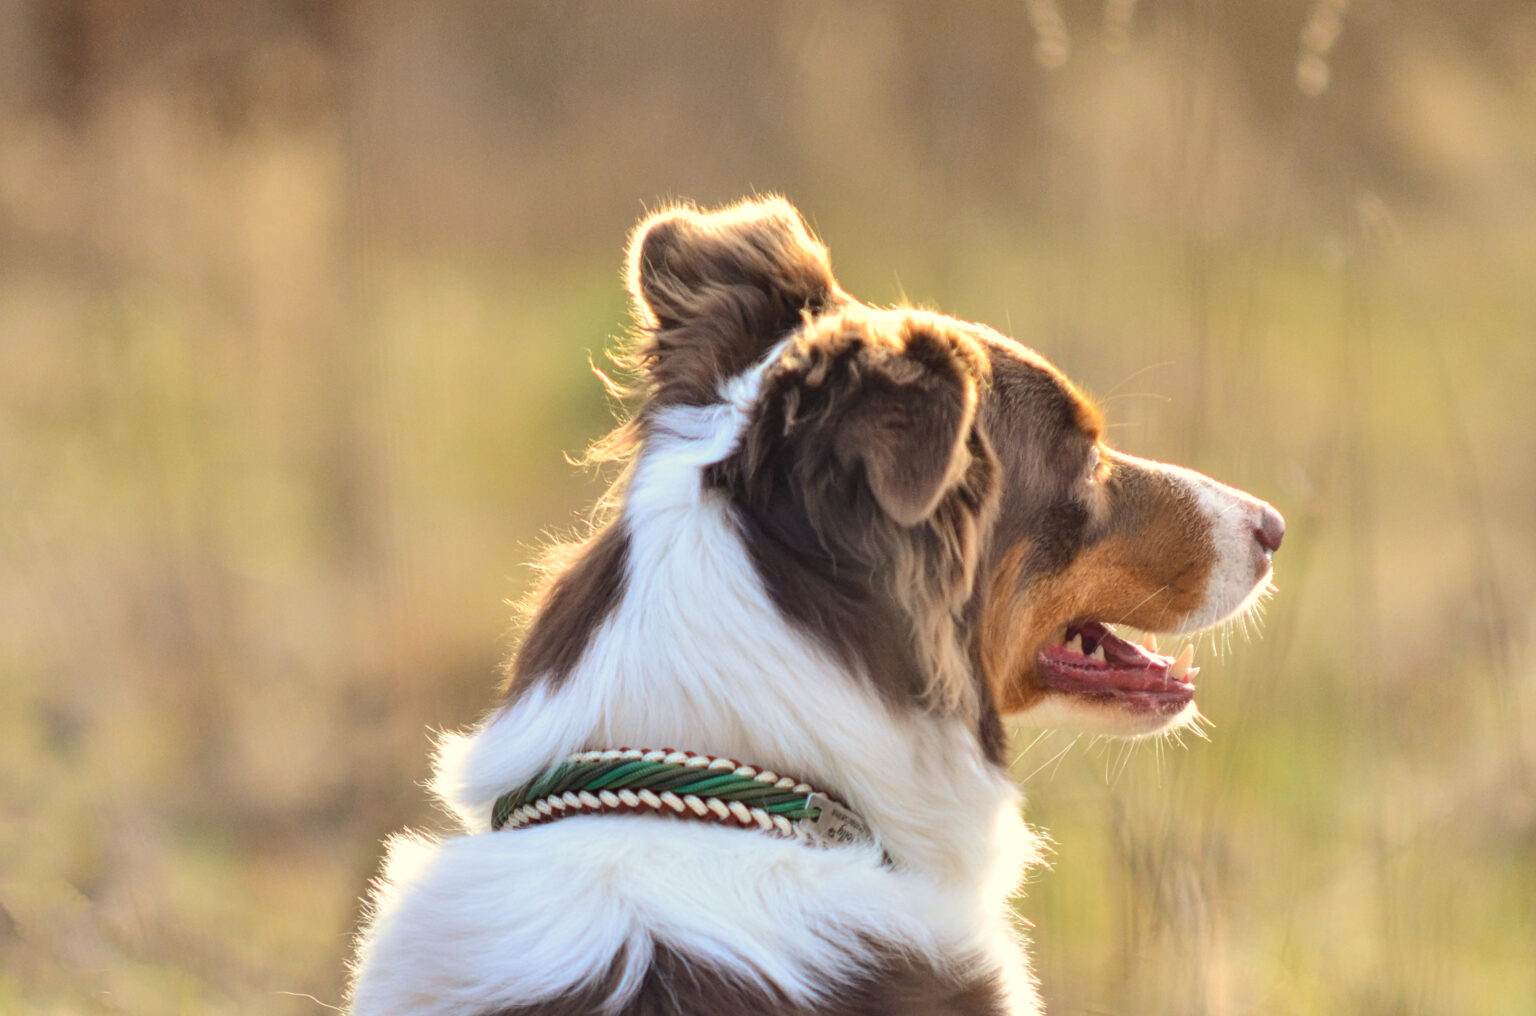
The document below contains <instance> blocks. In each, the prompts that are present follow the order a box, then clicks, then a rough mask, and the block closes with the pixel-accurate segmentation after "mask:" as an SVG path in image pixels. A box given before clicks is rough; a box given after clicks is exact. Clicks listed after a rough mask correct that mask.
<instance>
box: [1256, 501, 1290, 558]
mask: <svg viewBox="0 0 1536 1016" xmlns="http://www.w3.org/2000/svg"><path fill="white" fill-rule="evenodd" d="M1253 535H1254V538H1255V539H1257V540H1258V541H1259V546H1261V547H1263V548H1264V549H1265V550H1267V551H1269V552H1270V553H1271V554H1273V553H1274V552H1275V551H1277V550H1279V549H1280V541H1281V540H1283V539H1285V519H1284V517H1282V516H1281V514H1280V513H1279V512H1277V511H1275V509H1274V508H1273V507H1272V506H1270V505H1265V506H1264V507H1263V508H1262V509H1261V510H1260V512H1259V524H1258V525H1257V526H1254V527H1253Z"/></svg>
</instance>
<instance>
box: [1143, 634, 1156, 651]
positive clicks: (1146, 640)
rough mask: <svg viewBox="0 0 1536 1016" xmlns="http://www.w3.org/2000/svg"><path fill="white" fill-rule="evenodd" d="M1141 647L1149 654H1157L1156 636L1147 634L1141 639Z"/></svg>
mask: <svg viewBox="0 0 1536 1016" xmlns="http://www.w3.org/2000/svg"><path fill="white" fill-rule="evenodd" d="M1141 647H1142V648H1143V649H1145V650H1146V651H1147V652H1149V653H1155V652H1157V636H1156V635H1153V634H1152V633H1151V632H1147V633H1146V634H1144V635H1142V637H1141Z"/></svg>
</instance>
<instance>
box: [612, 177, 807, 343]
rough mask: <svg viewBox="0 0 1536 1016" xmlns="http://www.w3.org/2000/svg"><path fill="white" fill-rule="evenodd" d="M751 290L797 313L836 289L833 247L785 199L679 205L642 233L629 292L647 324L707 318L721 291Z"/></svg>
mask: <svg viewBox="0 0 1536 1016" xmlns="http://www.w3.org/2000/svg"><path fill="white" fill-rule="evenodd" d="M732 286H747V287H751V288H754V289H758V290H761V291H762V292H764V293H766V294H768V295H770V296H773V297H775V298H776V299H777V301H778V302H780V303H782V304H784V305H785V306H788V307H792V308H793V309H794V310H795V311H796V313H797V314H798V312H799V310H800V308H802V307H813V308H814V307H819V306H820V305H822V304H824V303H825V302H826V301H827V299H828V297H830V296H831V295H832V293H833V292H834V291H835V290H836V289H837V283H836V281H834V280H833V278H832V268H831V266H830V265H829V263H828V260H827V249H826V248H825V247H823V246H822V245H821V242H820V241H818V240H817V239H816V238H815V237H813V236H812V235H811V233H810V231H809V230H808V229H806V227H805V222H804V221H803V220H802V219H801V218H800V213H799V212H797V211H795V208H794V206H793V205H791V204H790V203H789V202H788V201H785V200H784V199H783V198H764V199H761V200H757V201H743V202H742V203H740V204H737V205H732V206H730V207H729V208H722V209H719V210H717V211H710V212H706V211H699V210H697V209H693V208H686V207H684V208H672V209H668V210H666V211H662V212H657V213H656V214H655V215H652V216H651V217H650V218H648V219H646V220H645V221H644V222H642V223H641V224H640V225H639V227H638V228H637V229H636V230H635V233H634V237H633V238H632V239H631V241H630V245H629V291H630V294H631V295H632V296H633V297H634V300H635V311H636V314H637V316H638V317H639V318H640V319H641V321H640V323H641V324H642V325H644V326H646V327H660V328H673V327H676V326H678V325H680V324H686V323H687V322H688V321H689V320H691V319H693V318H696V317H698V316H699V315H700V314H702V313H707V312H708V310H709V308H710V304H711V296H712V294H713V293H714V292H716V291H718V290H720V289H724V288H729V287H732Z"/></svg>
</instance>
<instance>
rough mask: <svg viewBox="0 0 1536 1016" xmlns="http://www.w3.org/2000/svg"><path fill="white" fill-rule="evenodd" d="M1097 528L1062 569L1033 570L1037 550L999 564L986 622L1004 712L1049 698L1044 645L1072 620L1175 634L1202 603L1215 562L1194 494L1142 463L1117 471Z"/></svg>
mask: <svg viewBox="0 0 1536 1016" xmlns="http://www.w3.org/2000/svg"><path fill="white" fill-rule="evenodd" d="M1111 468H1112V470H1113V471H1114V472H1116V474H1117V475H1116V480H1117V483H1116V485H1115V488H1114V490H1113V491H1112V492H1106V493H1105V494H1103V495H1102V500H1101V504H1100V505H1099V506H1098V508H1097V512H1103V513H1107V517H1105V518H1101V519H1100V520H1099V521H1098V523H1097V524H1098V525H1100V526H1103V527H1105V528H1107V530H1108V534H1107V535H1106V536H1104V537H1103V538H1101V539H1099V540H1098V541H1097V542H1094V543H1092V544H1091V545H1090V546H1087V547H1086V548H1085V549H1083V550H1082V551H1080V552H1079V553H1078V554H1077V555H1076V556H1075V557H1074V558H1073V559H1072V561H1071V562H1070V563H1069V564H1068V565H1067V566H1066V567H1065V568H1063V569H1061V570H1059V571H1055V572H1052V573H1050V574H1045V575H1033V576H1032V575H1030V574H1028V573H1027V568H1028V564H1029V556H1030V554H1029V552H1030V549H1031V547H1030V544H1029V543H1028V542H1027V541H1021V542H1019V543H1018V544H1016V545H1015V546H1014V547H1012V548H1010V549H1009V550H1008V551H1006V552H1005V553H1004V554H1002V555H1001V557H1000V558H999V561H998V564H997V566H996V567H995V568H994V569H993V571H992V574H991V575H990V576H989V578H988V599H987V603H986V604H985V606H984V608H983V611H982V616H981V654H980V655H981V659H982V665H983V667H984V668H985V670H986V674H987V679H988V681H989V682H990V684H991V686H992V688H993V691H994V693H995V694H996V695H997V701H998V703H999V707H1000V709H1001V710H1002V711H1003V712H1005V713H1013V712H1020V711H1022V710H1024V709H1028V708H1029V707H1031V706H1033V705H1034V704H1035V703H1037V702H1038V701H1039V700H1040V698H1041V697H1042V696H1043V695H1044V694H1045V693H1046V688H1045V685H1044V684H1043V683H1042V682H1041V681H1040V679H1039V677H1038V675H1037V674H1036V672H1035V657H1036V654H1037V653H1038V651H1039V650H1040V648H1041V647H1042V646H1044V645H1045V644H1046V643H1047V641H1048V640H1050V639H1052V638H1053V637H1054V635H1055V634H1056V633H1057V632H1058V631H1059V630H1060V629H1061V627H1062V626H1063V625H1066V624H1069V623H1071V622H1074V621H1088V620H1093V621H1102V622H1106V623H1121V624H1128V625H1132V626H1134V627H1137V628H1142V629H1146V630H1149V631H1168V630H1173V629H1176V628H1178V626H1179V624H1180V622H1181V621H1182V620H1183V619H1184V618H1185V617H1187V616H1189V615H1190V614H1191V613H1192V612H1194V611H1195V610H1196V609H1197V608H1198V607H1200V605H1201V604H1202V603H1203V602H1204V600H1205V595H1206V583H1207V580H1208V578H1209V576H1210V572H1211V568H1212V566H1213V564H1214V562H1215V559H1216V553H1215V548H1214V546H1213V543H1212V539H1211V533H1210V524H1209V522H1208V521H1206V519H1205V518H1204V516H1203V515H1202V514H1201V513H1200V511H1199V510H1198V505H1197V504H1195V503H1194V501H1193V498H1192V497H1191V496H1190V495H1189V493H1188V492H1187V491H1184V490H1182V489H1181V488H1179V487H1177V486H1174V485H1172V484H1168V483H1163V482H1158V479H1157V477H1156V476H1155V475H1154V474H1153V473H1151V471H1149V470H1146V469H1145V468H1143V467H1141V466H1139V465H1137V464H1135V463H1125V462H1117V463H1114V464H1113V465H1112V467H1111Z"/></svg>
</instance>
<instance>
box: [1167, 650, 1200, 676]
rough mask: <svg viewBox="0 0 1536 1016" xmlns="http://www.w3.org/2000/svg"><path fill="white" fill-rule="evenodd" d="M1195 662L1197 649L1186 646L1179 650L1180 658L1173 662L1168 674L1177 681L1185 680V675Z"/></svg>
mask: <svg viewBox="0 0 1536 1016" xmlns="http://www.w3.org/2000/svg"><path fill="white" fill-rule="evenodd" d="M1193 662H1195V647H1194V646H1185V647H1184V648H1183V649H1181V650H1179V656H1178V658H1177V659H1176V660H1174V661H1173V666H1171V667H1169V668H1168V674H1169V676H1170V677H1172V678H1173V679H1174V680H1175V681H1182V680H1184V675H1186V674H1188V673H1189V665H1190V664H1191V663H1193Z"/></svg>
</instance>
